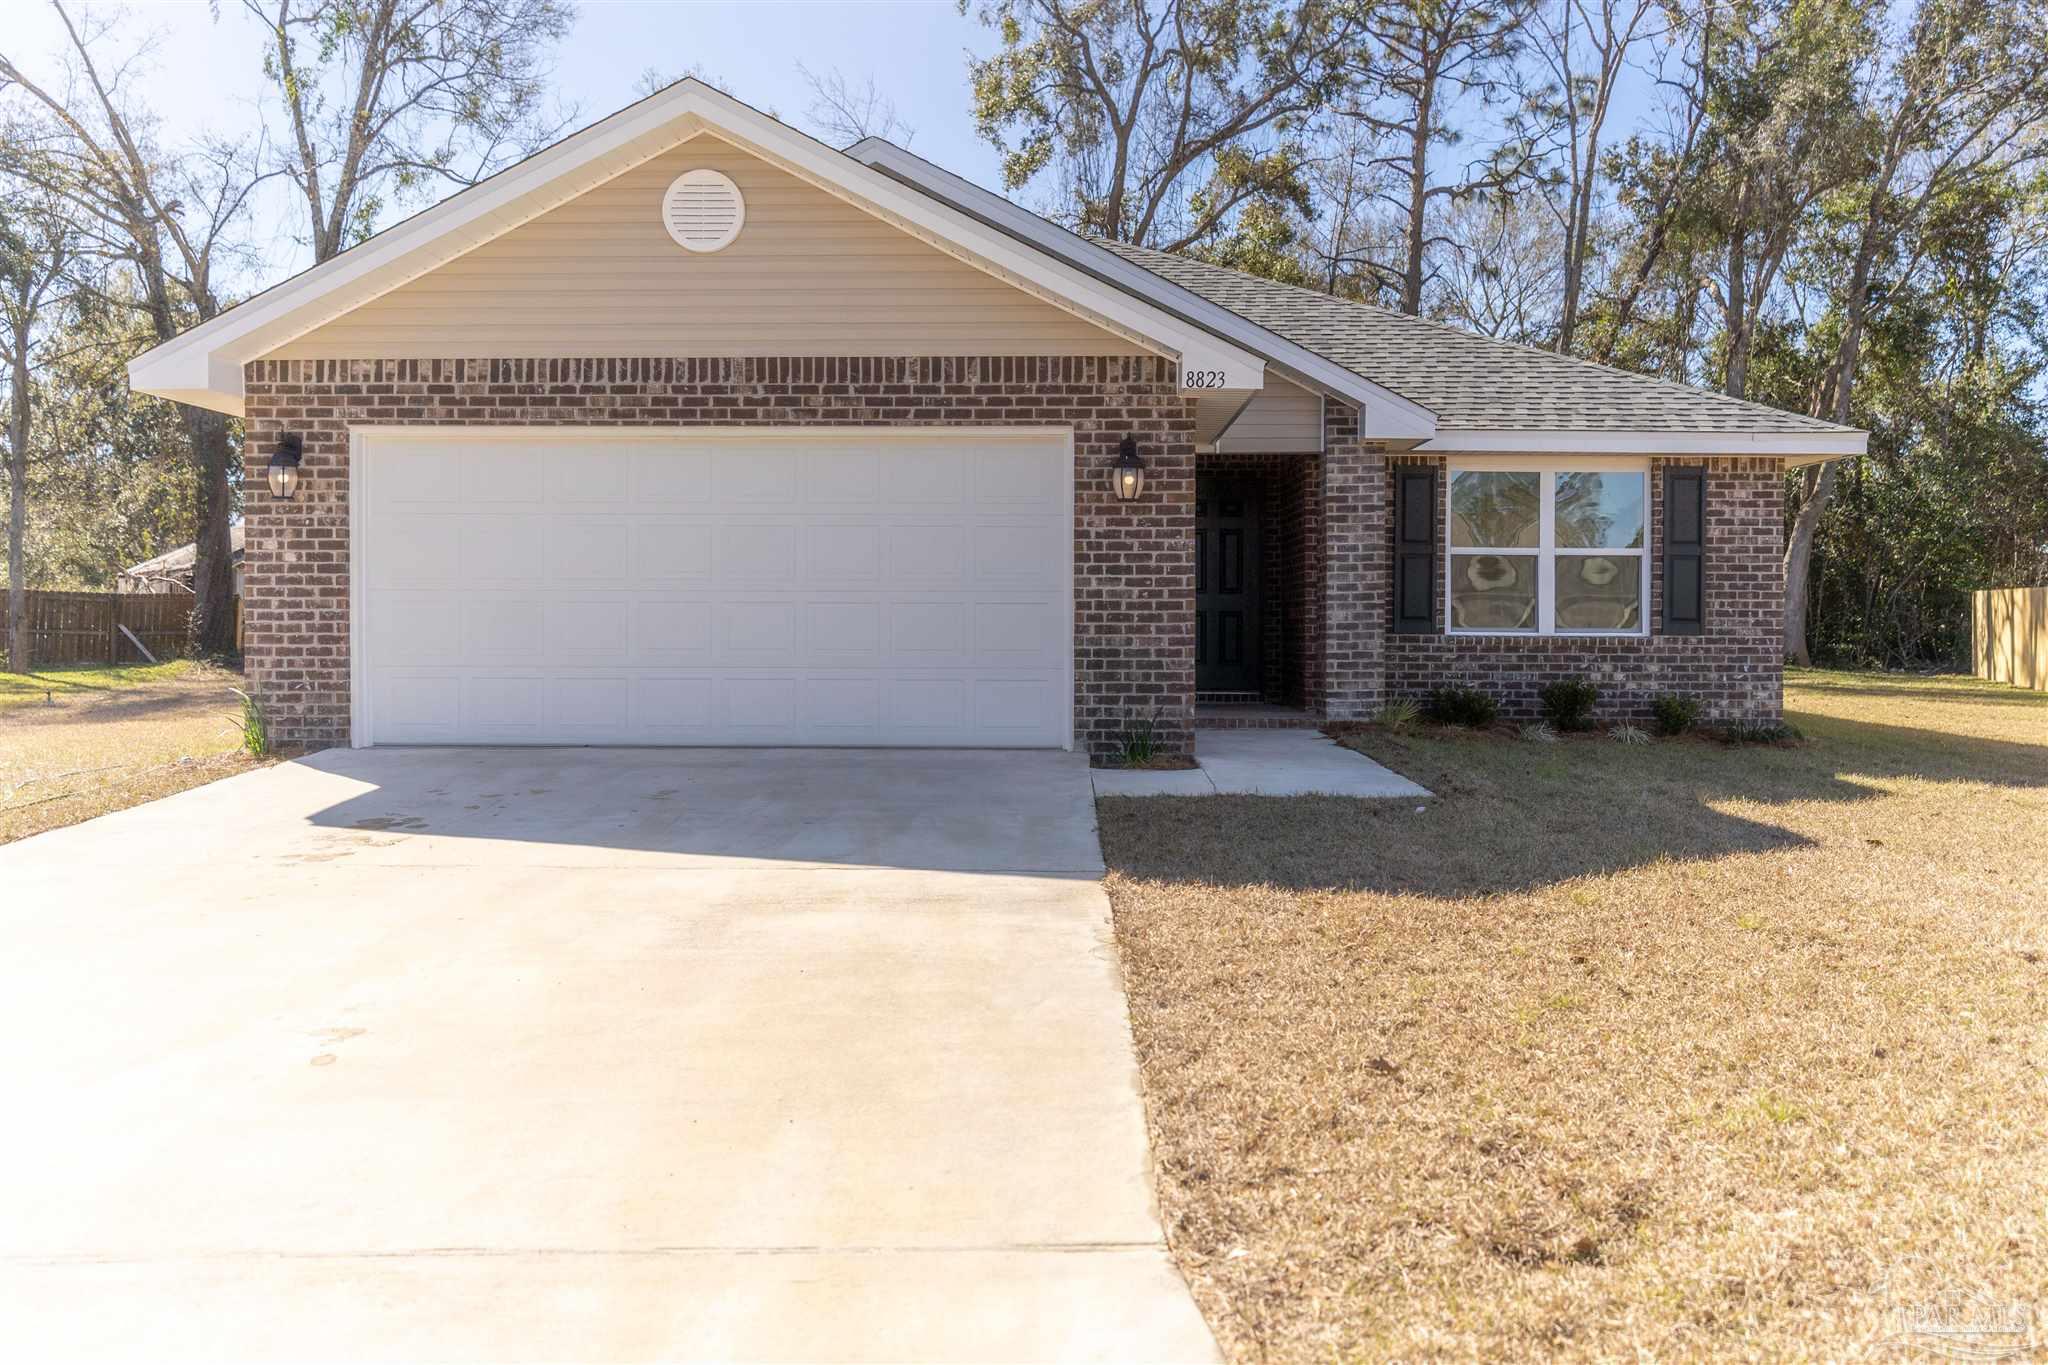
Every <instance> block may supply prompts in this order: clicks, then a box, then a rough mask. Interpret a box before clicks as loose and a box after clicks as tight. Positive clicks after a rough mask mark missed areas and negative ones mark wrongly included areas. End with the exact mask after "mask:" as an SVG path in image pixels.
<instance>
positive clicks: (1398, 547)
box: [1394, 464, 1440, 635]
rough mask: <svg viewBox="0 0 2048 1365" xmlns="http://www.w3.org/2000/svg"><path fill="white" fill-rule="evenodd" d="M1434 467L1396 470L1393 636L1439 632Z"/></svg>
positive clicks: (1411, 467)
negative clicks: (1437, 618) (1436, 630)
mask: <svg viewBox="0 0 2048 1365" xmlns="http://www.w3.org/2000/svg"><path fill="white" fill-rule="evenodd" d="M1438 591H1440V587H1439V585H1438V583H1437V575H1436V466H1435V465H1433V464H1422V465H1416V464H1404V465H1396V466H1395V467H1394V631H1395V633H1396V634H1400V635H1427V634H1430V633H1431V632H1433V631H1435V629H1436V597H1437V593H1438Z"/></svg>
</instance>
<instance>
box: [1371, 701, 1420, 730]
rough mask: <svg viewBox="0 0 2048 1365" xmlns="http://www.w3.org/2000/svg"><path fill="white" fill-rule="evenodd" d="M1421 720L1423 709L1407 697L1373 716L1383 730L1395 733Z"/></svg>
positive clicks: (1387, 705) (1382, 708) (1384, 707)
mask: <svg viewBox="0 0 2048 1365" xmlns="http://www.w3.org/2000/svg"><path fill="white" fill-rule="evenodd" d="M1421 718H1422V708H1421V707H1419V706H1417V705H1416V704H1415V703H1414V702H1412V701H1409V700H1408V699H1407V698H1406V697H1403V698H1401V699H1400V700H1398V701H1390V702H1388V703H1387V704H1386V705H1385V706H1382V707H1381V708H1380V709H1379V710H1378V711H1377V712H1376V713H1374V715H1373V720H1374V721H1376V722H1377V723H1378V724H1379V725H1380V726H1381V728H1383V729H1387V730H1394V731H1401V730H1405V729H1407V728H1408V727H1409V726H1411V725H1413V724H1414V723H1415V722H1416V721H1418V720H1420V719H1421Z"/></svg>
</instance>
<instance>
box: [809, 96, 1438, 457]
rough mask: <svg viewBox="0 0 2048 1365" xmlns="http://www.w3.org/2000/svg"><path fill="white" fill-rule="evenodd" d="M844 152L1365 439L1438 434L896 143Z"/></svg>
mask: <svg viewBox="0 0 2048 1365" xmlns="http://www.w3.org/2000/svg"><path fill="white" fill-rule="evenodd" d="M846 155H848V156H850V157H854V158H856V159H858V160H860V161H862V162H865V163H866V164H868V165H870V166H874V167H877V168H879V169H881V170H884V171H886V172H887V173H888V174H889V175H890V176H892V177H895V178H899V179H901V180H904V181H907V182H908V183H910V184H912V185H914V186H916V187H917V188H918V189H920V190H922V191H924V192H925V193H926V194H927V195H929V196H931V197H933V198H936V199H938V200H940V201H942V202H944V203H947V204H950V205H952V206H954V207H955V208H958V209H960V210H962V211H963V212H965V213H967V214H968V215H970V216H971V217H973V218H976V219H979V220H981V221H983V222H986V223H988V224H990V225H991V226H993V227H995V228H996V229H998V230H999V231H1001V232H1003V233H1004V234H1005V235H1008V236H1011V237H1015V238H1017V239H1019V240H1020V241H1024V242H1028V243H1029V244H1031V245H1032V246H1035V247H1037V248H1038V249H1039V250H1041V251H1044V252H1047V253H1049V254H1051V255H1053V256H1056V257H1058V258H1059V259H1061V260H1063V261H1067V262H1070V263H1071V264H1073V265H1074V266H1076V267H1078V268H1079V269H1081V270H1082V271H1084V272H1085V273H1086V274H1088V275H1090V276H1092V277H1094V278H1096V279H1099V280H1102V281H1104V282H1106V283H1108V284H1111V285H1114V286H1115V287H1116V288H1118V289H1120V290H1123V291H1125V292H1127V293H1129V294H1132V295H1135V296H1137V297H1138V298H1142V299H1146V300H1149V301H1151V302H1152V303H1154V304H1157V305H1158V306H1159V307H1161V308H1164V309H1166V310H1168V311H1170V312H1172V313H1174V314H1176V315H1177V316H1179V317H1182V318H1185V319H1186V320H1187V321H1188V322H1190V323H1192V324H1194V325H1195V326H1197V327H1201V328H1203V329H1205V330H1207V331H1210V332H1213V333H1215V334H1217V335H1219V336H1223V337H1227V338H1229V339H1230V340H1232V341H1234V342H1236V343H1237V344H1239V345H1242V346H1247V347H1249V348H1251V349H1252V350H1255V351H1257V352H1259V353H1260V354H1261V355H1263V356H1264V357H1265V358H1266V359H1267V360H1268V361H1270V362H1272V365H1273V368H1274V369H1275V370H1276V371H1278V372H1279V373H1281V374H1283V375H1285V376H1286V377H1287V378H1288V379H1291V380H1293V381H1295V382H1296V383H1299V384H1300V385H1302V387H1304V388H1308V389H1313V390H1316V391H1318V392H1321V393H1325V394H1330V395H1334V396H1336V397H1338V398H1341V399H1343V400H1344V401H1345V402H1346V403H1349V404H1351V405H1353V406H1355V407H1357V408H1358V409H1360V423H1361V430H1360V433H1359V434H1360V435H1361V436H1362V437H1364V438H1366V439H1369V440H1382V441H1400V440H1418V439H1424V438H1427V437H1428V436H1430V435H1431V434H1433V433H1434V432H1435V430H1436V414H1435V413H1433V412H1431V411H1430V410H1429V409H1428V408H1425V407H1423V406H1422V405H1421V404H1420V403H1416V402H1414V401H1412V400H1410V399H1407V398H1403V397H1402V396H1401V395H1400V394H1398V393H1395V392H1394V391H1393V390H1391V389H1387V388H1383V387H1381V386H1380V385H1378V384H1375V383H1373V382H1372V381H1371V380H1369V379H1367V378H1365V377H1364V376H1362V375H1360V374H1357V373H1356V372H1354V371H1352V370H1349V369H1346V368H1345V367H1344V366H1342V365H1339V364H1337V363H1336V362H1335V361H1333V360H1328V359H1325V358H1324V357H1322V356H1320V355H1318V354H1316V353H1315V352H1314V351H1311V350H1309V349H1308V348H1307V347H1305V346H1301V345H1299V344H1297V343H1295V342H1292V341H1289V340H1288V339H1287V338H1285V337H1283V336H1280V335H1279V334H1277V333H1274V332H1269V331H1267V330H1266V329H1265V328H1263V327H1261V326H1259V325H1258V324H1257V323H1254V322H1251V321H1248V320H1247V319H1245V318H1242V317H1240V316H1238V315H1237V314H1236V313H1233V312H1231V311H1230V310H1229V309H1228V308H1225V307H1223V305H1221V304H1219V303H1214V302H1212V301H1210V300H1208V299H1205V298H1203V297H1202V296H1201V295H1200V294H1197V293H1195V292H1194V291H1193V290H1190V289H1184V288H1182V287H1181V286H1180V285H1177V284H1175V283H1173V282H1172V281H1171V280H1168V279H1165V278H1163V277H1161V276H1158V275H1155V274H1153V273H1152V272H1151V271H1149V270H1147V269H1145V268H1144V267H1143V266H1139V265H1133V264H1132V263H1131V262H1129V261H1127V260H1125V259H1123V257H1121V256H1118V255H1117V254H1116V253H1115V252H1112V251H1105V250H1103V249H1102V248H1101V247H1099V246H1097V245H1095V243H1093V242H1091V241H1089V240H1087V239H1086V238H1085V237H1081V236H1079V235H1077V234H1075V233H1072V232H1069V231H1067V230H1066V229H1065V228H1063V227H1061V226H1059V224H1057V223H1053V222H1048V221H1047V220H1046V219H1044V218H1041V217H1039V216H1038V215H1037V214H1035V213H1032V212H1031V211H1030V210H1028V209H1022V208H1019V207H1018V206H1017V205H1015V204H1013V203H1011V202H1010V201H1009V200H1007V199H1005V198H1003V197H1002V196H1001V195H999V194H995V193H992V192H990V191H988V190H985V189H983V188H981V186H979V185H976V184H973V183H972V182H970V181H967V180H963V179H962V178H961V177H959V176H957V175H955V174H953V173H952V172H951V171H949V170H946V169H945V168H944V167H942V166H936V165H933V164H932V163H931V162H929V161H926V160H925V159H924V158H923V157H921V156H918V155H916V154H915V153H912V152H907V151H905V150H904V149H903V148H901V147H898V146H897V145H895V144H894V143H892V142H885V141H883V140H882V139H880V138H873V137H871V138H866V139H863V140H862V141H860V142H856V143H854V144H853V146H851V147H849V148H847V149H846Z"/></svg>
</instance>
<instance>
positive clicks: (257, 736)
mask: <svg viewBox="0 0 2048 1365" xmlns="http://www.w3.org/2000/svg"><path fill="white" fill-rule="evenodd" d="M228 691H230V692H232V693H234V694H235V695H236V696H238V697H240V698H241V699H242V713H241V714H240V715H239V716H234V717H232V719H233V720H234V722H235V725H236V726H237V727H238V728H239V729H240V730H241V732H242V748H243V749H245V750H246V751H248V752H249V753H250V754H252V755H254V756H255V757H257V758H261V757H263V756H264V755H265V754H267V753H269V752H270V721H269V720H268V719H267V718H266V717H265V716H264V714H263V703H262V702H259V701H257V700H256V699H255V698H254V697H252V696H250V695H249V694H248V693H247V692H244V691H243V690H242V689H241V688H239V687H230V688H229V689H228Z"/></svg>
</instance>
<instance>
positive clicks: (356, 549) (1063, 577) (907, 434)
mask: <svg viewBox="0 0 2048 1365" xmlns="http://www.w3.org/2000/svg"><path fill="white" fill-rule="evenodd" d="M853 436H858V437H860V438H862V439H872V438H876V437H880V438H884V439H889V440H896V441H904V442H910V441H915V440H928V441H932V442H935V443H940V444H951V443H956V442H960V441H965V440H971V441H974V442H977V443H984V444H985V443H989V442H994V441H1003V442H1009V441H1014V442H1016V443H1018V444H1028V443H1034V442H1036V443H1045V444H1046V445H1048V446H1049V447H1050V446H1056V448H1057V451H1058V453H1059V455H1060V456H1061V475H1060V477H1061V491H1060V496H1061V500H1062V506H1064V507H1066V508H1068V509H1071V508H1072V507H1073V506H1074V498H1075V493H1076V483H1075V478H1076V475H1075V466H1074V459H1075V456H1074V429H1073V428H1072V427H1071V426H1056V425H1041V426H905V425H896V426H862V427H843V426H841V427H834V426H746V427H736V426H692V427H642V426H634V427H617V426H607V427H594V426H576V425H564V426H494V425H477V426H408V425H394V424H380V425H363V426H355V427H351V428H350V429H349V508H348V547H349V552H348V603H349V619H348V652H349V655H348V675H349V746H350V747H351V748H357V749H362V748H369V747H372V744H373V736H374V734H375V723H374V717H373V715H372V714H371V698H370V689H369V679H370V674H369V669H370V649H369V636H368V631H367V629H366V624H367V621H368V610H367V604H368V578H367V575H368V562H367V556H366V554H365V546H366V545H367V544H368V540H369V535H368V532H369V515H370V507H371V504H372V500H373V495H372V492H371V489H372V487H373V485H374V483H375V481H376V480H377V479H379V478H381V477H383V476H384V475H385V474H386V473H388V472H389V471H388V470H387V469H385V468H383V467H382V465H383V462H382V461H380V459H379V458H378V455H379V452H378V451H377V449H376V445H377V442H378V440H379V439H380V438H381V439H403V440H405V441H407V442H434V441H445V442H449V443H463V442H479V441H486V442H520V441H524V442H535V443H542V442H547V443H561V442H572V443H580V444H586V445H601V444H610V443H619V444H645V443H647V442H649V441H657V442H673V443H675V444H676V445H679V446H682V445H688V444H689V443H691V442H693V441H698V440H702V441H750V440H752V441H779V442H789V441H805V442H816V443H818V444H821V445H823V444H830V443H831V442H833V441H835V440H845V439H848V438H849V437H853ZM289 505H290V504H286V506H289ZM287 515H289V514H287ZM1066 522H1067V527H1068V529H1067V538H1066V542H1065V544H1066V550H1065V553H1064V554H1063V555H1062V556H1061V563H1060V580H1059V587H1060V592H1061V593H1062V594H1063V597H1064V608H1063V621H1064V626H1063V639H1064V641H1065V649H1064V657H1065V667H1064V675H1063V679H1062V683H1063V685H1062V687H1061V691H1060V696H1061V698H1062V707H1061V710H1062V713H1063V716H1062V720H1061V733H1062V736H1063V738H1062V740H1061V743H1060V746H1059V747H1060V748H1062V749H1063V750H1066V751H1068V752H1071V751H1072V750H1073V748H1074V712H1075V707H1076V704H1077V701H1078V694H1077V691H1076V686H1077V682H1078V669H1079V664H1078V654H1079V641H1078V640H1077V639H1076V637H1075V629H1076V626H1077V618H1076V607H1075V586H1076V585H1075V576H1074V557H1075V554H1076V553H1077V552H1078V549H1079V537H1080V528H1079V523H1078V521H1077V520H1075V519H1074V518H1073V517H1072V516H1071V515H1068V516H1067V517H1066ZM542 747H550V746H542Z"/></svg>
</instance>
